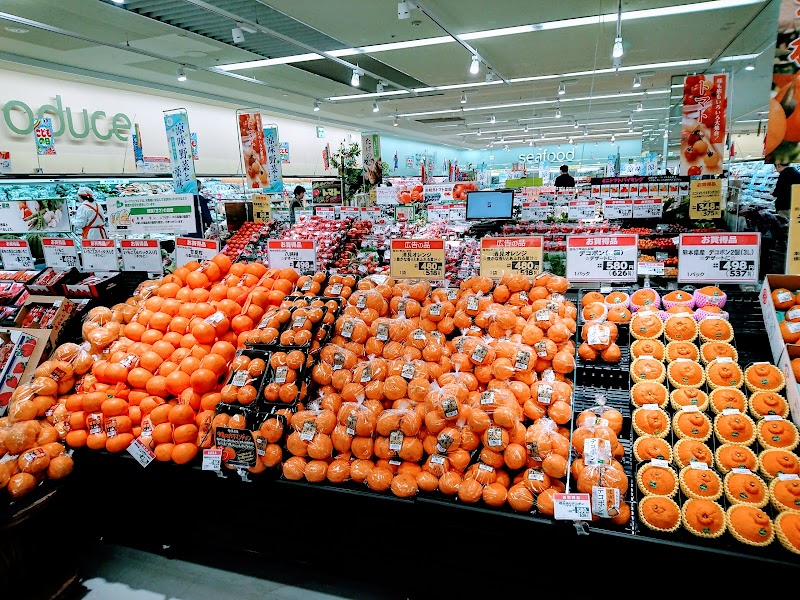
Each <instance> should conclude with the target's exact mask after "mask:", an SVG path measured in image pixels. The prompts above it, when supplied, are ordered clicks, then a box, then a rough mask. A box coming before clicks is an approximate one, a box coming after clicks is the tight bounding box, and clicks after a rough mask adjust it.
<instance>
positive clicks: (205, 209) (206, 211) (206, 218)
mask: <svg viewBox="0 0 800 600" xmlns="http://www.w3.org/2000/svg"><path fill="white" fill-rule="evenodd" d="M197 193H198V195H199V198H200V217H201V220H202V221H203V231H205V229H206V228H208V227H211V224H212V223H213V222H214V219H212V218H211V209H210V208H209V206H208V205H209V203H210V202H211V198H209V197H208V196H206V195H205V194H204V193H203V183H202V182H201V181H200V180H199V179H198V180H197ZM202 233H203V232H202V231H201V232H200V234H201V235H200V237H203V236H202Z"/></svg>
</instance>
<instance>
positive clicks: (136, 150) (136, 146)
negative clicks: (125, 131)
mask: <svg viewBox="0 0 800 600" xmlns="http://www.w3.org/2000/svg"><path fill="white" fill-rule="evenodd" d="M131 144H133V162H135V163H136V168H137V170H138V168H139V163H144V149H143V148H142V133H141V132H140V131H139V124H138V123H134V124H133V132H132V133H131Z"/></svg>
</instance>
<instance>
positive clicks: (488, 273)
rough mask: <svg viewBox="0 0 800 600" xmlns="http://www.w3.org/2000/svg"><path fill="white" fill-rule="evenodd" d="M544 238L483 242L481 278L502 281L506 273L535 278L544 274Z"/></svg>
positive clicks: (495, 239)
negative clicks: (501, 278)
mask: <svg viewBox="0 0 800 600" xmlns="http://www.w3.org/2000/svg"><path fill="white" fill-rule="evenodd" d="M542 247H543V243H542V237H541V236H531V237H501V238H483V239H482V240H481V277H489V278H491V279H500V277H502V276H503V274H505V273H519V274H520V275H525V276H526V277H535V276H536V275H538V274H539V273H541V272H542Z"/></svg>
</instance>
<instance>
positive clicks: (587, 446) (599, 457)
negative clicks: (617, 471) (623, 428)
mask: <svg viewBox="0 0 800 600" xmlns="http://www.w3.org/2000/svg"><path fill="white" fill-rule="evenodd" d="M583 464H585V465H586V466H587V467H599V466H601V465H608V464H611V443H610V442H609V441H608V440H603V439H600V438H586V439H585V440H584V441H583Z"/></svg>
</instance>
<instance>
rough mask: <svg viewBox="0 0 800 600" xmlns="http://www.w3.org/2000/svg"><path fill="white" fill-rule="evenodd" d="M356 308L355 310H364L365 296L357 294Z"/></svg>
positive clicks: (365, 304) (365, 305)
mask: <svg viewBox="0 0 800 600" xmlns="http://www.w3.org/2000/svg"><path fill="white" fill-rule="evenodd" d="M356 307H357V308H366V307H367V295H366V294H359V296H358V300H356Z"/></svg>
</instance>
